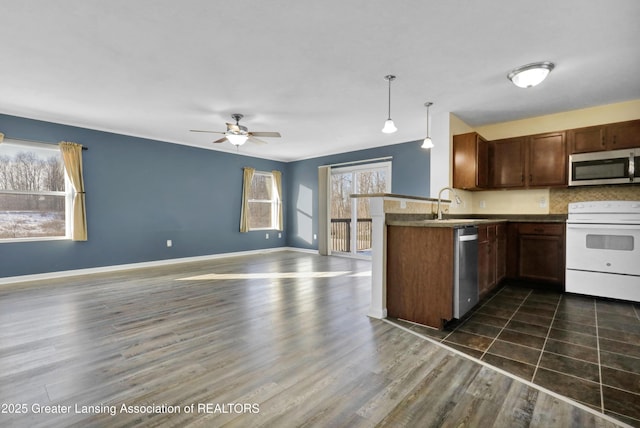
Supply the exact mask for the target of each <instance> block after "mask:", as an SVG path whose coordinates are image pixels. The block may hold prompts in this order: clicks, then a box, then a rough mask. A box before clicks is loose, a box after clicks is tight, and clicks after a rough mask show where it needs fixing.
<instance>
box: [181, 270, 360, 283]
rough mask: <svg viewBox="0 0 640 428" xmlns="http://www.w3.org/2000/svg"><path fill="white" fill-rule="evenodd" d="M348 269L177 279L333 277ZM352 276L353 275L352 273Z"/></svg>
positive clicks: (205, 275) (214, 274)
mask: <svg viewBox="0 0 640 428" xmlns="http://www.w3.org/2000/svg"><path fill="white" fill-rule="evenodd" d="M349 273H351V272H350V271H338V272H263V273H207V274H204V275H196V276H190V277H187V278H178V281H205V280H206V281H210V280H225V279H289V278H292V279H304V278H333V277H336V276H341V275H347V274H349ZM352 276H353V275H352Z"/></svg>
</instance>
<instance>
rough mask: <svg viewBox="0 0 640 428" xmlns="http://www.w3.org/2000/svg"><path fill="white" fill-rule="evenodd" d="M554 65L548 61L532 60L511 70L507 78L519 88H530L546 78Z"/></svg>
mask: <svg viewBox="0 0 640 428" xmlns="http://www.w3.org/2000/svg"><path fill="white" fill-rule="evenodd" d="M554 67H555V65H554V64H553V63H552V62H549V61H542V62H534V63H531V64H527V65H523V66H522V67H518V68H516V69H515V70H513V71H511V73H509V74H508V75H507V78H508V79H509V80H511V81H512V82H513V84H514V85H516V86H517V87H519V88H532V87H534V86H536V85H539V84H540V83H542V81H543V80H544V79H546V78H547V76H548V75H549V73H551V70H553V68H554Z"/></svg>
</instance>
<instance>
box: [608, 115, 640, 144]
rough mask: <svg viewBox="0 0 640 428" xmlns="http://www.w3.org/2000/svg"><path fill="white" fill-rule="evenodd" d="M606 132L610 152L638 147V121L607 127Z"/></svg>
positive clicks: (639, 136)
mask: <svg viewBox="0 0 640 428" xmlns="http://www.w3.org/2000/svg"><path fill="white" fill-rule="evenodd" d="M607 132H608V134H609V148H610V149H611V150H617V149H629V148H634V147H640V120H632V121H629V122H620V123H614V124H611V125H608V126H607Z"/></svg>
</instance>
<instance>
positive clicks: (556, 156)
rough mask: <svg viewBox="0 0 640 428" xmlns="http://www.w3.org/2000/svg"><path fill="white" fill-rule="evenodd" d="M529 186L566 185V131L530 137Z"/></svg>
mask: <svg viewBox="0 0 640 428" xmlns="http://www.w3.org/2000/svg"><path fill="white" fill-rule="evenodd" d="M528 147H529V162H528V168H529V170H528V177H527V178H528V180H527V181H528V184H529V186H533V187H536V186H545V187H546V186H566V185H567V163H568V162H567V151H566V144H565V133H564V132H553V133H550V134H541V135H533V136H531V137H529V144H528Z"/></svg>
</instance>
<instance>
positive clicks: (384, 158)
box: [318, 156, 393, 168]
mask: <svg viewBox="0 0 640 428" xmlns="http://www.w3.org/2000/svg"><path fill="white" fill-rule="evenodd" d="M385 160H386V161H390V160H393V156H385V157H382V158H373V159H363V160H357V161H351V162H341V163H334V164H331V165H320V166H319V167H318V168H321V167H329V168H335V167H337V166H344V165H357V164H360V163H370V162H378V161H385Z"/></svg>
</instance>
